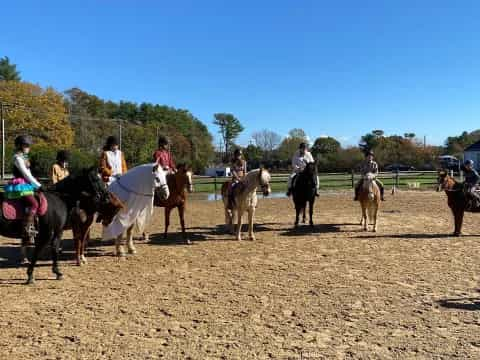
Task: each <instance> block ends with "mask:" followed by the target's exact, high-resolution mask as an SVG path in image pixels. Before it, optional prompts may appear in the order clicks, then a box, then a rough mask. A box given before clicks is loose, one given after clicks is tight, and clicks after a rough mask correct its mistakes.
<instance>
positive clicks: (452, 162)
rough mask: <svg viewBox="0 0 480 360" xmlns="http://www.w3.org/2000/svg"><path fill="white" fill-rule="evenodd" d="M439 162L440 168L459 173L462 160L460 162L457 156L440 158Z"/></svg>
mask: <svg viewBox="0 0 480 360" xmlns="http://www.w3.org/2000/svg"><path fill="white" fill-rule="evenodd" d="M438 162H439V163H440V167H441V168H442V169H448V170H454V171H458V169H459V168H460V160H458V159H457V158H456V157H455V156H451V155H443V156H439V157H438Z"/></svg>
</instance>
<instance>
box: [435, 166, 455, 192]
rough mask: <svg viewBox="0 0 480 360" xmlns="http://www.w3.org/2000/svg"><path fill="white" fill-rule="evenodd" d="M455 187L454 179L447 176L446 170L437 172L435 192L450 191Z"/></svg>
mask: <svg viewBox="0 0 480 360" xmlns="http://www.w3.org/2000/svg"><path fill="white" fill-rule="evenodd" d="M454 186H455V179H453V178H452V177H451V176H449V175H448V172H447V171H446V170H443V169H442V170H439V171H438V177H437V191H444V190H447V191H448V190H452V189H453V187H454Z"/></svg>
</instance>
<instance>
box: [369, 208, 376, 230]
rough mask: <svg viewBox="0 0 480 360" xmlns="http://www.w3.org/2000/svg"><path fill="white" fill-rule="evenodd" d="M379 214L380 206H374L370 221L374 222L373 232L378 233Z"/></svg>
mask: <svg viewBox="0 0 480 360" xmlns="http://www.w3.org/2000/svg"><path fill="white" fill-rule="evenodd" d="M377 214H378V205H377V204H375V205H373V208H372V211H371V216H370V219H371V220H372V221H373V232H377Z"/></svg>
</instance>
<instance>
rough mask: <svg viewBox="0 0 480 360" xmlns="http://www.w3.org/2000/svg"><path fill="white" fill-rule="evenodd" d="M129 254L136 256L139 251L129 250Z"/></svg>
mask: <svg viewBox="0 0 480 360" xmlns="http://www.w3.org/2000/svg"><path fill="white" fill-rule="evenodd" d="M128 253H129V254H130V255H136V254H137V250H135V249H128Z"/></svg>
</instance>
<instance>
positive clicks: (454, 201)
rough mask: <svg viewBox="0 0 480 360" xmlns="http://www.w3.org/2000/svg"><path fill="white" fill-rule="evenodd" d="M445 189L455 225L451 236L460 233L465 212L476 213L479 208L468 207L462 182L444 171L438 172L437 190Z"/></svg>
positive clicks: (479, 210)
mask: <svg viewBox="0 0 480 360" xmlns="http://www.w3.org/2000/svg"><path fill="white" fill-rule="evenodd" d="M442 190H443V191H445V193H446V194H447V199H448V207H449V208H450V209H451V210H452V214H453V218H454V222H455V227H454V231H453V236H460V235H462V226H463V217H464V215H465V212H472V213H478V212H480V208H473V209H470V208H469V207H468V202H469V199H468V198H467V196H466V194H465V191H464V184H463V183H460V182H457V181H456V180H455V178H453V177H452V176H449V175H448V173H447V172H446V171H443V170H441V171H439V172H438V186H437V192H440V191H442Z"/></svg>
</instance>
